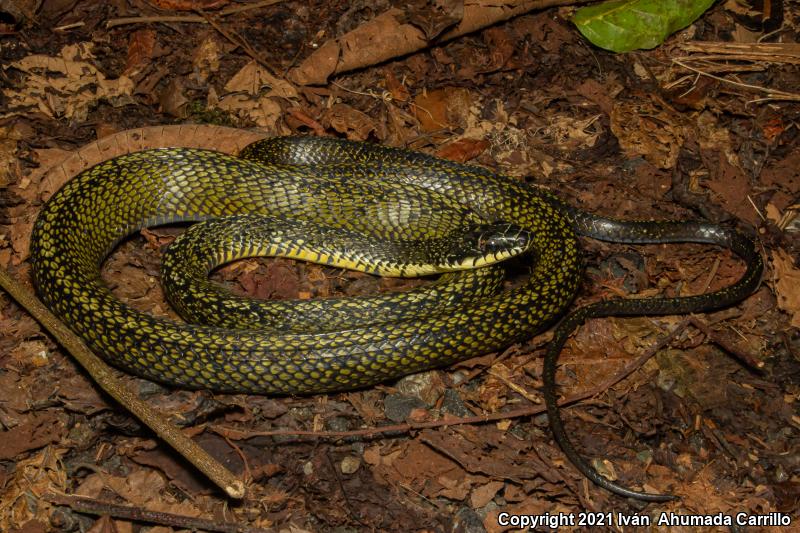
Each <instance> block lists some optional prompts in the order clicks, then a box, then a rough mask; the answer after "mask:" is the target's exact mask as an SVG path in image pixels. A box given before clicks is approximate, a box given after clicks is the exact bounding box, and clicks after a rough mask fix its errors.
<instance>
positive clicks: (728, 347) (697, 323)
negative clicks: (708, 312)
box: [689, 317, 764, 371]
mask: <svg viewBox="0 0 800 533" xmlns="http://www.w3.org/2000/svg"><path fill="white" fill-rule="evenodd" d="M689 321H690V322H691V324H692V325H693V326H694V327H696V328H697V329H699V330H700V331H702V332H703V334H704V335H705V336H706V338H708V340H710V341H711V342H713V343H714V344H716V345H718V346H719V347H721V348H722V349H723V350H725V351H726V352H728V353H729V354H731V355H732V356H734V357H735V358H736V359H737V360H738V361H739V362H740V363H743V364H744V365H746V366H747V367H749V368H751V369H753V370H757V371H761V370H763V368H764V361H759V360H758V359H756V358H755V357H753V356H752V355H750V354H749V353H746V352H743V351H742V350H740V349H738V348H737V347H736V346H734V345H733V344H731V343H730V342H728V340H727V339H725V338H723V337H721V336H720V335H718V334H717V333H716V332H714V331H713V330H712V329H711V328H709V327H708V324H706V323H705V322H703V321H702V320H700V319H699V318H697V317H691V318H690V319H689Z"/></svg>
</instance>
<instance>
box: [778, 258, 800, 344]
mask: <svg viewBox="0 0 800 533" xmlns="http://www.w3.org/2000/svg"><path fill="white" fill-rule="evenodd" d="M771 259H772V268H773V270H774V271H775V278H774V279H775V282H774V287H773V288H774V290H775V294H776V295H777V297H778V308H780V309H781V310H783V311H786V312H787V313H789V314H790V315H791V316H792V321H791V324H792V326H794V327H796V328H800V269H798V268H797V267H796V266H795V264H794V261H793V260H792V256H791V255H789V254H788V253H786V252H785V251H784V250H783V249H781V248H778V249H775V250H773V252H772V257H771Z"/></svg>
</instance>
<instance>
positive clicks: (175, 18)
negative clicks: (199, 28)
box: [106, 0, 283, 28]
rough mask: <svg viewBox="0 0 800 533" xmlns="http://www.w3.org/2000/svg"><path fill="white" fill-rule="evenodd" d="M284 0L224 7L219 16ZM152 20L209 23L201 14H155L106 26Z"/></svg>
mask: <svg viewBox="0 0 800 533" xmlns="http://www.w3.org/2000/svg"><path fill="white" fill-rule="evenodd" d="M282 1H283V0H263V1H262V2H255V3H253V4H246V5H243V6H234V7H229V8H227V9H223V10H222V11H220V12H219V16H221V17H225V16H227V15H233V14H236V13H242V12H244V11H250V10H251V9H258V8H260V7H266V6H271V5H273V4H277V3H280V2H282ZM150 22H195V23H200V24H208V21H207V20H206V19H205V18H203V17H201V16H199V15H163V16H162V15H155V16H149V17H122V18H116V19H111V20H109V21H108V22H106V28H113V27H115V26H122V25H125V24H148V23H150Z"/></svg>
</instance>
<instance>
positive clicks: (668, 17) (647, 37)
mask: <svg viewBox="0 0 800 533" xmlns="http://www.w3.org/2000/svg"><path fill="white" fill-rule="evenodd" d="M713 3H714V0H611V1H609V2H603V3H602V4H598V5H591V6H587V7H582V8H581V9H579V10H578V11H576V12H575V15H574V16H573V17H572V22H573V23H574V24H575V25H576V26H577V27H578V31H580V32H581V33H582V34H583V36H584V37H586V38H587V39H589V40H590V41H592V43H594V44H595V45H597V46H599V47H600V48H605V49H606V50H611V51H613V52H628V51H630V50H636V49H637V48H654V47H656V46H658V45H659V44H661V43H662V42H664V39H666V38H667V37H668V36H669V35H670V34H671V33H673V32H675V31H677V30H679V29H681V28H685V27H686V26H688V25H689V24H691V23H692V22H694V21H695V20H697V18H698V17H699V16H700V15H702V14H703V12H704V11H705V10H706V9H708V8H709V7H711V4H713Z"/></svg>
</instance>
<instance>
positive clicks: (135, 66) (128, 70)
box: [122, 29, 156, 78]
mask: <svg viewBox="0 0 800 533" xmlns="http://www.w3.org/2000/svg"><path fill="white" fill-rule="evenodd" d="M155 46H156V32H155V31H154V30H150V29H142V30H136V31H135V32H133V33H131V35H130V37H129V38H128V59H127V60H126V61H125V68H124V69H123V71H122V73H123V74H124V75H125V76H127V77H129V78H135V77H136V76H137V75H138V74H140V73H141V72H142V70H143V69H144V68H145V67H147V65H148V64H149V63H150V60H151V59H152V57H153V50H154V49H155Z"/></svg>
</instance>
